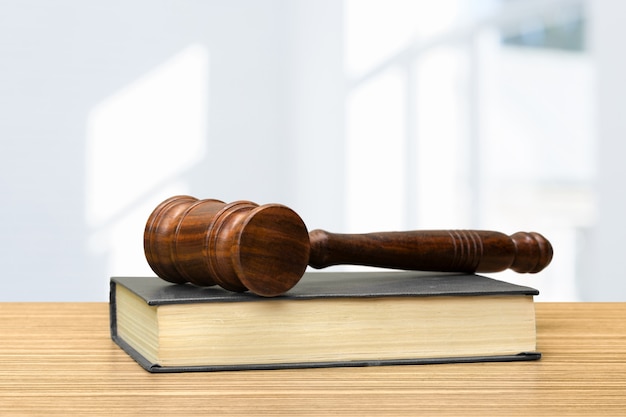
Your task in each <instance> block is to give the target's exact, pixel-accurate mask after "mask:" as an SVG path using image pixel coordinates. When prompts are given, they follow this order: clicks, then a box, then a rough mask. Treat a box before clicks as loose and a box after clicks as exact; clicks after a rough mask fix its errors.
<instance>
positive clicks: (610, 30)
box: [580, 0, 626, 301]
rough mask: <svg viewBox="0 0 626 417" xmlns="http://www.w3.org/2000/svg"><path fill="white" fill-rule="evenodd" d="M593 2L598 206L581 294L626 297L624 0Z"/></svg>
mask: <svg viewBox="0 0 626 417" xmlns="http://www.w3.org/2000/svg"><path fill="white" fill-rule="evenodd" d="M589 6H590V15H591V18H592V21H591V24H592V27H591V32H590V35H591V47H592V53H593V56H594V61H595V65H596V84H597V90H596V102H595V105H596V109H595V117H596V119H597V126H598V131H597V133H598V136H597V149H598V159H597V161H598V162H597V167H598V168H597V169H598V173H597V181H596V185H595V190H596V193H597V198H598V211H597V219H596V226H595V228H594V229H593V230H592V233H591V237H590V242H589V245H588V247H586V248H585V251H584V252H581V254H580V257H581V263H582V264H583V266H584V267H585V275H584V277H585V279H584V280H582V282H581V283H580V285H581V294H583V299H584V300H585V301H624V300H626V279H625V278H626V274H624V272H623V271H624V268H623V265H622V263H621V261H622V260H623V257H624V236H626V221H625V220H624V213H626V194H625V193H624V180H625V179H626V164H625V163H624V155H626V141H625V138H626V117H625V115H624V109H626V82H625V81H624V74H626V57H625V56H624V54H623V53H622V51H623V49H624V42H623V40H624V37H625V35H626V28H625V26H624V16H625V15H626V3H625V2H623V1H620V0H593V1H590V2H589Z"/></svg>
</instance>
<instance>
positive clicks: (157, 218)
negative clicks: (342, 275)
mask: <svg viewBox="0 0 626 417" xmlns="http://www.w3.org/2000/svg"><path fill="white" fill-rule="evenodd" d="M309 249H310V244H309V236H308V231H307V229H306V226H305V225H304V222H303V221H302V219H300V217H299V216H298V215H297V214H296V213H295V212H293V211H292V210H291V209H289V208H288V207H285V206H282V205H280V204H266V205H264V206H259V205H258V204H255V203H252V202H250V201H236V202H233V203H230V204H226V203H224V202H223V201H219V200H213V199H207V200H198V199H195V198H193V197H189V196H175V197H172V198H170V199H168V200H165V201H164V202H162V203H161V204H160V205H159V206H158V207H157V208H156V209H155V210H154V211H153V213H152V214H151V216H150V217H149V218H148V221H147V223H146V228H145V232H144V252H145V254H146V259H147V261H148V263H149V264H150V266H151V267H152V269H153V270H154V272H155V273H156V274H157V275H158V276H159V277H161V278H163V279H165V280H167V281H170V282H173V283H185V282H191V283H193V284H195V285H199V286H210V285H215V284H219V285H220V286H221V287H223V288H225V289H228V290H231V291H239V292H241V291H246V290H250V291H252V292H254V293H255V294H258V295H262V296H267V297H271V296H275V295H279V294H282V293H284V292H285V291H287V290H288V289H290V288H292V287H293V286H294V285H296V283H297V282H298V281H299V280H300V278H301V277H302V274H304V271H305V269H306V266H307V262H308V259H309Z"/></svg>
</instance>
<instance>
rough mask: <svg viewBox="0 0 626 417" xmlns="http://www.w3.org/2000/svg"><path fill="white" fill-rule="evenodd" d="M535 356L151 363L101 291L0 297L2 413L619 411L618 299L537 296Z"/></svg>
mask: <svg viewBox="0 0 626 417" xmlns="http://www.w3.org/2000/svg"><path fill="white" fill-rule="evenodd" d="M536 309H537V337H538V340H537V347H538V350H539V351H541V352H542V353H543V357H542V359H541V360H539V361H533V362H523V363H483V364H450V365H421V366H419V365H418V366H391V367H387V366H385V367H367V368H329V369H300V370H284V371H249V372H221V373H183V374H150V373H148V372H146V371H144V370H143V369H142V368H140V367H139V365H137V364H136V363H135V362H134V361H133V360H132V359H131V358H130V357H129V356H128V355H126V354H125V353H124V352H123V351H122V350H121V349H119V348H118V347H117V346H116V345H115V344H114V343H113V342H112V341H111V339H110V336H109V327H108V323H109V322H108V320H109V319H108V305H107V304H106V303H67V304H56V303H50V304H46V303H0V415H2V416H15V417H21V416H64V417H65V416H107V417H108V416H117V417H124V416H181V417H182V416H214V415H215V416H256V415H265V416H271V415H284V416H296V415H297V416H305V415H306V416H359V417H363V416H431V415H442V416H499V417H500V416H523V417H528V416H623V415H624V411H625V410H626V303H598V304H592V303H537V306H536Z"/></svg>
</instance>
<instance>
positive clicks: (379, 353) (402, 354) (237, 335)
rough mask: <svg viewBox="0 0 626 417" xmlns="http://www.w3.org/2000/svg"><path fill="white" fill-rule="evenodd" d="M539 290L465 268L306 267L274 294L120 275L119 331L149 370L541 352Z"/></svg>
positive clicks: (114, 320)
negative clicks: (467, 271) (290, 284)
mask: <svg viewBox="0 0 626 417" xmlns="http://www.w3.org/2000/svg"><path fill="white" fill-rule="evenodd" d="M537 294H538V291H537V290H535V289H533V288H530V287H525V286H520V285H516V284H511V283H508V282H504V281H499V280H495V279H491V278H487V277H483V276H479V275H475V274H454V273H424V272H404V271H402V272H396V271H390V272H388V271H383V272H378V271H367V272H306V273H305V274H304V276H303V278H302V279H301V281H300V282H299V283H298V285H296V286H295V287H294V288H292V289H291V290H290V291H289V292H287V293H286V294H284V295H282V296H279V297H274V298H263V297H259V296H257V295H254V294H251V293H233V292H229V291H226V290H223V289H221V288H218V287H207V288H205V287H196V286H193V285H191V284H171V283H168V282H166V281H164V280H161V279H160V278H157V277H113V278H111V292H110V325H111V337H112V339H113V340H114V341H115V342H116V343H117V344H118V345H119V346H120V347H121V348H122V349H123V350H124V351H125V352H126V353H128V354H129V355H130V356H131V357H132V358H133V359H134V360H135V361H136V362H137V363H138V364H139V365H141V366H142V367H143V368H144V369H146V370H147V371H149V372H187V371H220V370H223V371H226V370H252V369H284V368H307V367H333V366H337V367H349V366H371V365H400V364H430V363H448V362H490V361H523V360H535V359H539V358H540V357H541V354H540V353H539V352H537V351H536V330H535V306H534V296H535V295H537Z"/></svg>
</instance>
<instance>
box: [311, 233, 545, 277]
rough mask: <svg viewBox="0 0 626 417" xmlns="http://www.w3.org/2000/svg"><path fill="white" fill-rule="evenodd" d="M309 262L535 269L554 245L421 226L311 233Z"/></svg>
mask: <svg viewBox="0 0 626 417" xmlns="http://www.w3.org/2000/svg"><path fill="white" fill-rule="evenodd" d="M309 240H310V243H311V252H310V257H309V265H310V266H312V267H313V268H318V269H319V268H325V267H327V266H331V265H366V266H375V267H382V268H392V269H404V270H417V271H441V272H499V271H503V270H505V269H508V268H510V269H512V270H514V271H516V272H520V273H536V272H539V271H541V270H542V269H544V268H545V267H546V266H548V264H549V263H550V261H551V260H552V253H553V252H552V245H550V242H549V241H548V240H547V239H546V238H544V237H543V236H542V235H540V234H539V233H535V232H530V233H526V232H518V233H515V234H513V235H511V236H507V235H505V234H503V233H500V232H493V231H484V230H420V231H409V232H381V233H366V234H338V233H329V232H326V231H324V230H319V229H318V230H313V231H311V232H310V233H309Z"/></svg>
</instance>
